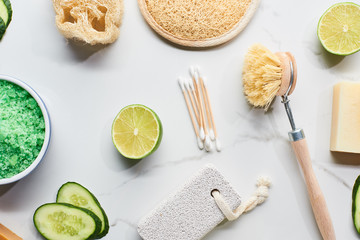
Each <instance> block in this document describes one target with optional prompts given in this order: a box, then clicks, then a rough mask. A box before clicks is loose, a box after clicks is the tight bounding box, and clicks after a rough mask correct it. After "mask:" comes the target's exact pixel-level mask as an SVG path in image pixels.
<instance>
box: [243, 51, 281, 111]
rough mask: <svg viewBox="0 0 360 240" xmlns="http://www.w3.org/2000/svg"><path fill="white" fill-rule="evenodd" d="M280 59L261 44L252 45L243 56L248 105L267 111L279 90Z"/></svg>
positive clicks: (245, 91) (244, 82)
mask: <svg viewBox="0 0 360 240" xmlns="http://www.w3.org/2000/svg"><path fill="white" fill-rule="evenodd" d="M280 64H281V62H280V59H279V58H278V57H277V56H276V55H275V54H273V53H272V52H271V51H270V50H268V49H267V48H266V47H264V46H263V45H261V44H254V45H253V46H251V47H250V48H249V51H248V53H247V54H246V56H245V63H244V68H243V85H244V93H245V96H246V98H247V100H248V101H249V103H250V104H252V105H254V106H255V107H262V108H265V110H267V109H268V108H269V106H270V104H271V102H272V101H273V99H274V98H275V96H276V93H277V92H278V91H279V89H280V85H281V76H282V69H281V67H280Z"/></svg>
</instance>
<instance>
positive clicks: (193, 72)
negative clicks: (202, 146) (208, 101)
mask: <svg viewBox="0 0 360 240" xmlns="http://www.w3.org/2000/svg"><path fill="white" fill-rule="evenodd" d="M190 75H191V77H192V80H193V84H194V89H195V91H194V93H195V97H196V98H197V102H198V110H199V116H200V124H199V125H200V133H199V136H200V139H201V140H203V141H204V140H205V132H204V121H202V120H203V118H204V111H203V107H202V105H203V104H202V100H201V98H200V92H199V91H200V88H199V81H198V78H197V76H196V73H195V69H194V67H193V66H191V67H190Z"/></svg>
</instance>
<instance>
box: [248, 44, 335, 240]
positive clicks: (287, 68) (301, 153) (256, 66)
mask: <svg viewBox="0 0 360 240" xmlns="http://www.w3.org/2000/svg"><path fill="white" fill-rule="evenodd" d="M296 80H297V68H296V62H295V59H294V57H293V55H292V54H291V53H289V52H279V53H275V54H274V53H272V52H271V51H269V50H268V49H267V48H265V47H264V46H262V45H260V44H256V45H253V46H252V47H250V49H249V52H248V54H247V55H246V57H245V64H244V69H243V85H244V93H245V96H246V98H247V100H248V101H249V103H251V104H252V105H254V106H255V107H263V108H265V110H267V109H268V108H269V106H270V104H271V102H272V101H273V99H274V98H275V96H281V97H282V103H283V104H284V105H285V110H286V113H287V115H288V118H289V121H290V125H291V128H292V130H291V131H290V132H289V139H290V141H291V145H292V147H293V149H294V152H295V154H296V158H297V160H298V162H299V164H300V166H301V168H302V171H303V175H304V178H305V181H306V186H307V190H308V193H309V198H310V202H311V206H312V209H313V212H314V215H315V219H316V222H317V225H318V227H319V230H320V232H321V235H322V237H323V239H324V240H334V239H336V237H335V231H334V228H333V225H332V222H331V218H330V214H329V211H328V208H327V206H326V202H325V198H324V195H323V194H322V191H321V189H320V186H319V183H318V181H317V179H316V176H315V173H314V170H313V168H312V164H311V158H310V154H309V150H308V146H307V143H306V139H305V135H304V131H303V129H301V128H296V126H295V122H294V118H293V116H292V112H291V108H290V105H289V99H288V96H289V95H290V94H291V93H292V92H293V90H294V88H295V85H296Z"/></svg>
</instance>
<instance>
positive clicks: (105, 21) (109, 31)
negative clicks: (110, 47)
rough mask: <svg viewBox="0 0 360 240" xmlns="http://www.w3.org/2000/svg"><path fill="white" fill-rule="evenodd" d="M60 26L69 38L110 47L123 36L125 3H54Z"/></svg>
mask: <svg viewBox="0 0 360 240" xmlns="http://www.w3.org/2000/svg"><path fill="white" fill-rule="evenodd" d="M53 3H54V9H55V12H56V25H57V27H58V29H59V31H60V32H61V33H62V34H63V35H64V36H65V37H66V38H69V39H76V40H80V41H83V42H85V43H88V44H91V45H95V44H108V43H112V42H114V41H115V40H116V39H117V38H118V36H119V32H120V31H119V27H120V24H121V19H122V14H123V2H122V0H53Z"/></svg>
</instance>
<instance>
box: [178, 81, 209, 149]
mask: <svg viewBox="0 0 360 240" xmlns="http://www.w3.org/2000/svg"><path fill="white" fill-rule="evenodd" d="M178 82H179V85H180V88H181V91H182V93H183V95H184V98H185V102H186V106H187V109H188V111H189V115H190V118H191V122H192V124H193V127H194V131H195V134H196V138H197V144H198V147H199V148H200V149H203V148H204V143H203V142H202V140H201V139H200V136H199V131H198V129H197V127H196V123H195V119H194V116H193V114H192V111H191V107H190V103H189V99H188V97H187V95H186V92H185V87H184V80H183V79H182V78H181V77H179V78H178Z"/></svg>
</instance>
